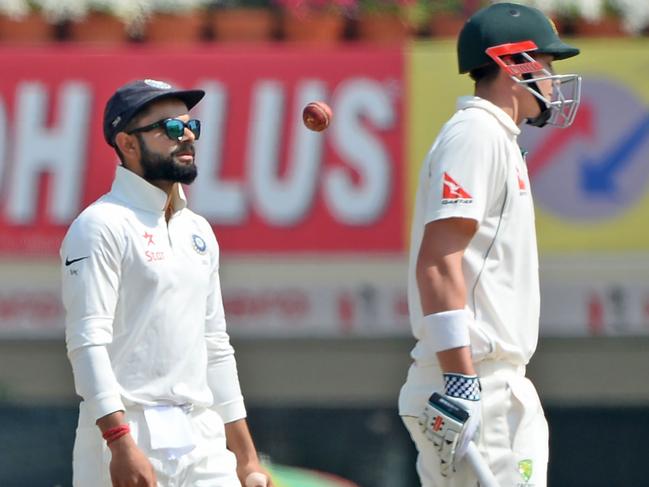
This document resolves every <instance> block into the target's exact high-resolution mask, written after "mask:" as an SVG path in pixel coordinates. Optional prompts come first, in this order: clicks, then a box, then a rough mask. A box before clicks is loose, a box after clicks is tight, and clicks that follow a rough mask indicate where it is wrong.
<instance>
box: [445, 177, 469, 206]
mask: <svg viewBox="0 0 649 487" xmlns="http://www.w3.org/2000/svg"><path fill="white" fill-rule="evenodd" d="M458 203H462V204H468V203H473V197H472V196H471V195H470V194H469V193H468V192H467V191H466V190H465V189H464V188H463V187H462V186H460V185H459V184H458V183H457V181H455V180H454V179H453V178H452V177H451V176H449V174H448V173H447V172H445V173H444V186H443V189H442V204H443V205H449V204H458Z"/></svg>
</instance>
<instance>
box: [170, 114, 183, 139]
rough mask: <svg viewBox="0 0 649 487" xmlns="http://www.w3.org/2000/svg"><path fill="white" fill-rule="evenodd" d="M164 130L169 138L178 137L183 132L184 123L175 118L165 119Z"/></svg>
mask: <svg viewBox="0 0 649 487" xmlns="http://www.w3.org/2000/svg"><path fill="white" fill-rule="evenodd" d="M165 131H166V132H167V135H168V136H169V138H170V139H180V138H181V137H182V136H183V134H184V133H185V124H183V123H182V121H180V120H176V119H171V120H167V121H166V122H165Z"/></svg>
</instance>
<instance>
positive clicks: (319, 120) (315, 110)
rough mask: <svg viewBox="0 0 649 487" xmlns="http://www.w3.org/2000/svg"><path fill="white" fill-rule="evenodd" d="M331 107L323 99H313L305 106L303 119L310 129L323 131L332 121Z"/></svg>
mask: <svg viewBox="0 0 649 487" xmlns="http://www.w3.org/2000/svg"><path fill="white" fill-rule="evenodd" d="M332 116H333V114H332V111H331V108H330V107H329V105H327V104H326V103H325V102H323V101H313V102H311V103H309V104H308V105H307V106H305V107H304V110H303V111H302V120H303V121H304V125H306V127H307V128H308V129H309V130H313V131H315V132H322V131H323V130H324V129H326V128H327V127H328V126H329V124H330V123H331V117H332Z"/></svg>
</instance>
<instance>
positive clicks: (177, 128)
mask: <svg viewBox="0 0 649 487" xmlns="http://www.w3.org/2000/svg"><path fill="white" fill-rule="evenodd" d="M160 127H162V128H163V129H164V131H165V134H166V136H167V137H169V138H170V139H171V140H181V139H182V138H183V135H185V128H188V129H189V131H190V132H191V133H192V134H194V138H195V139H196V140H198V139H199V138H200V136H201V121H200V120H196V119H194V118H193V119H191V120H188V121H187V122H183V121H182V120H179V119H177V118H165V119H164V120H158V121H157V122H154V123H152V124H150V125H145V126H144V127H137V128H134V129H132V130H129V131H128V132H126V133H127V134H129V135H131V134H134V133H136V132H148V131H149V130H154V129H157V128H160Z"/></svg>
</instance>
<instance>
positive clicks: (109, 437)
mask: <svg viewBox="0 0 649 487" xmlns="http://www.w3.org/2000/svg"><path fill="white" fill-rule="evenodd" d="M130 432H131V427H130V426H129V425H128V424H120V425H119V426H115V427H114V428H109V429H107V430H106V431H104V433H103V434H102V435H101V436H102V438H104V440H106V444H107V445H110V444H111V443H112V442H113V441H115V440H118V439H119V438H121V437H122V436H124V435H127V434H129V433H130Z"/></svg>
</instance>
